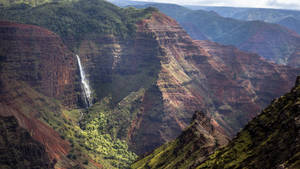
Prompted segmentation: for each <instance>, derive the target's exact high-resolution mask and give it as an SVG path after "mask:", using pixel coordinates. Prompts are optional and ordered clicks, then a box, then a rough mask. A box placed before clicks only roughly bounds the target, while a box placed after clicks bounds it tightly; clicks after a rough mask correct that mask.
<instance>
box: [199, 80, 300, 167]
mask: <svg viewBox="0 0 300 169" xmlns="http://www.w3.org/2000/svg"><path fill="white" fill-rule="evenodd" d="M299 106H300V78H298V81H297V85H296V86H295V88H294V89H293V90H292V91H291V92H290V93H287V94H286V95H284V96H282V97H280V98H278V99H275V100H274V101H273V102H272V104H271V105H270V106H268V107H267V108H266V109H265V110H264V111H263V112H262V114H260V115H259V116H258V117H256V118H255V119H253V120H252V121H251V122H250V123H249V124H248V125H247V126H246V127H245V128H244V129H243V130H242V131H241V132H240V133H239V134H238V135H237V137H236V138H235V139H233V140H232V142H231V143H230V144H229V145H228V146H227V147H225V148H223V149H220V150H218V151H216V152H215V153H214V154H213V155H211V156H210V157H209V159H208V160H207V161H206V162H204V163H203V164H201V165H200V166H199V167H198V168H199V169H200V168H201V169H202V168H276V167H277V166H279V165H282V166H285V167H290V168H299V167H300V160H299V159H300V158H299V157H300V154H299V152H300V143H299V115H300V109H299Z"/></svg>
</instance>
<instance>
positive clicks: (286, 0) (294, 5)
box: [267, 0, 300, 9]
mask: <svg viewBox="0 0 300 169" xmlns="http://www.w3.org/2000/svg"><path fill="white" fill-rule="evenodd" d="M267 6H270V7H275V8H282V9H300V1H299V0H268V2H267Z"/></svg>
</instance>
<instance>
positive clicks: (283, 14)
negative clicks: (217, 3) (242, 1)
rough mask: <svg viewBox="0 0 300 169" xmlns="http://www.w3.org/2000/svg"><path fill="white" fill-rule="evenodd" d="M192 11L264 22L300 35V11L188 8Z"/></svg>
mask: <svg viewBox="0 0 300 169" xmlns="http://www.w3.org/2000/svg"><path fill="white" fill-rule="evenodd" d="M187 7H188V8H190V9H194V10H195V9H202V10H207V11H214V12H216V13H218V14H219V15H221V16H223V17H229V18H234V19H239V20H244V21H255V20H259V21H264V22H269V23H277V24H280V25H282V26H285V27H287V28H289V29H290V30H293V31H295V32H297V33H298V34H300V27H299V25H300V11H297V10H283V9H263V8H235V7H205V6H202V7H201V6H187Z"/></svg>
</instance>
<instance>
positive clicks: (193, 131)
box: [131, 112, 227, 169]
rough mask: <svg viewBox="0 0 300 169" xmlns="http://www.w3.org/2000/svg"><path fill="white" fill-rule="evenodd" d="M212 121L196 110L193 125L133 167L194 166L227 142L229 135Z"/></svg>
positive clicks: (157, 168)
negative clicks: (220, 131)
mask: <svg viewBox="0 0 300 169" xmlns="http://www.w3.org/2000/svg"><path fill="white" fill-rule="evenodd" d="M210 122H211V121H210V118H208V117H206V115H205V114H204V113H201V112H196V113H195V114H194V117H193V121H192V123H191V125H190V126H189V127H188V128H187V129H186V130H184V131H183V132H182V134H181V135H180V136H179V137H178V138H176V139H175V140H173V141H171V142H169V143H167V144H164V145H163V146H160V147H159V148H157V149H156V150H154V151H153V152H152V153H151V154H149V155H147V156H145V157H144V158H142V159H140V160H138V161H136V162H135V163H133V164H132V165H131V168H133V169H143V168H156V169H173V168H194V167H195V166H196V164H197V163H199V162H201V161H203V160H204V159H205V158H206V157H207V156H208V154H209V153H211V152H212V151H213V150H214V149H216V148H217V147H219V146H223V145H224V144H226V143H227V137H226V136H225V135H223V134H221V133H219V132H218V131H216V130H215V129H213V126H212V125H211V123H210ZM209 130H211V131H209Z"/></svg>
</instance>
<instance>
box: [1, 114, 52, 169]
mask: <svg viewBox="0 0 300 169" xmlns="http://www.w3.org/2000/svg"><path fill="white" fill-rule="evenodd" d="M0 133H1V134H0V150H1V151H0V157H1V158H0V168H44V169H48V168H49V169H50V168H54V164H55V161H51V160H50V158H49V156H48V154H47V153H46V151H45V148H44V147H43V146H42V145H41V144H40V143H39V142H37V141H35V140H34V139H32V138H31V136H30V133H28V132H27V131H26V130H25V129H23V128H21V127H20V126H19V125H18V122H17V120H16V119H15V118H14V117H2V116H0Z"/></svg>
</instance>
